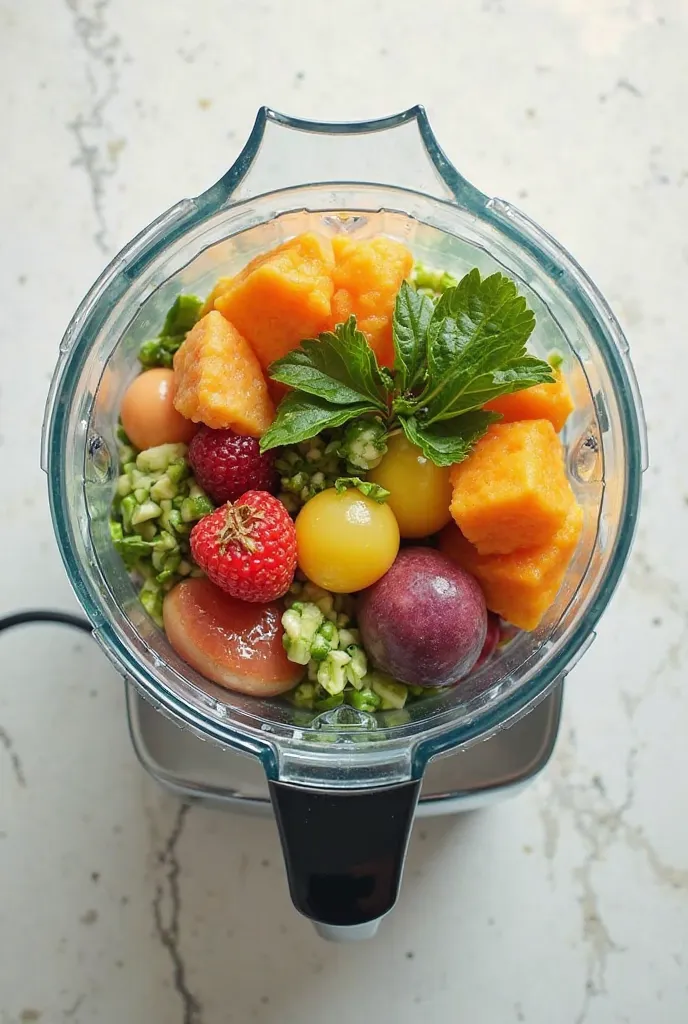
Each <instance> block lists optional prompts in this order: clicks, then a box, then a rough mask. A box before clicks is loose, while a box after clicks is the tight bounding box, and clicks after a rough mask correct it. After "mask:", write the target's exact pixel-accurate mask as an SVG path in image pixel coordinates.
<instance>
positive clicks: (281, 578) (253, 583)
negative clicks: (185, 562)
mask: <svg viewBox="0 0 688 1024" xmlns="http://www.w3.org/2000/svg"><path fill="white" fill-rule="evenodd" d="M190 543H191V554H192V555H193V557H194V559H195V561H196V563H197V564H198V565H199V566H200V567H201V569H203V571H204V572H205V573H206V575H207V576H208V578H209V579H211V580H212V581H213V583H215V584H217V586H218V587H220V589H221V590H225V591H226V592H227V593H228V594H231V595H232V597H236V598H239V599H240V600H242V601H256V602H261V603H263V602H267V601H275V600H276V599H277V598H278V597H282V596H283V595H284V594H286V592H287V590H288V589H289V587H290V585H291V582H292V580H293V579H294V570H295V569H296V531H295V529H294V524H293V522H292V521H291V518H290V516H289V513H288V512H287V510H286V508H285V507H284V505H283V504H282V502H281V501H278V500H277V498H274V497H273V496H272V495H271V494H268V493H267V492H266V491H246V493H245V494H242V495H241V496H240V497H239V498H238V499H237V501H236V502H235V503H234V504H232V503H231V502H227V504H226V505H223V506H222V507H221V508H218V509H217V510H216V511H215V512H212V513H211V514H210V515H208V516H205V518H204V519H201V520H200V522H198V523H196V525H195V526H194V528H193V530H192V531H191V538H190Z"/></svg>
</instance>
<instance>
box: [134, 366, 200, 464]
mask: <svg viewBox="0 0 688 1024" xmlns="http://www.w3.org/2000/svg"><path fill="white" fill-rule="evenodd" d="M173 401H174V371H173V370H168V369H166V368H165V367H156V368H155V369H153V370H146V371H145V372H144V373H141V374H139V376H138V377H137V378H136V379H135V380H133V381H132V382H131V384H130V385H129V387H128V388H127V390H126V392H125V393H124V398H123V399H122V405H121V407H120V416H121V417H122V426H123V427H124V430H125V432H126V434H127V436H128V437H129V439H130V440H131V442H132V444H134V445H136V447H137V448H140V449H142V450H143V449H144V448H154V447H155V446H156V445H159V444H179V443H184V444H188V443H189V441H190V440H191V438H192V437H193V436H194V434H195V433H196V424H195V423H192V422H191V420H187V419H185V418H184V417H183V416H182V415H181V413H178V412H177V410H176V409H175V407H174V405H173Z"/></svg>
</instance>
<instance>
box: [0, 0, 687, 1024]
mask: <svg viewBox="0 0 688 1024" xmlns="http://www.w3.org/2000/svg"><path fill="white" fill-rule="evenodd" d="M341 8H342V12H343V11H344V9H345V10H346V13H339V11H340V5H334V6H333V5H327V4H323V3H321V2H319V0H299V3H298V4H280V3H277V2H276V0H272V2H255V3H251V4H249V3H241V2H239V0H233V2H231V3H230V2H227V0H199V2H198V3H196V4H194V5H191V4H186V3H183V2H177V3H174V4H172V3H162V2H158V3H153V2H150V3H141V2H138V3H137V2H134V0H63V2H62V3H56V2H49V0H32V2H31V3H28V2H26V0H4V2H3V3H2V4H0V31H1V34H2V40H3V58H2V62H1V64H0V77H1V80H2V84H3V88H2V90H1V91H0V104H1V109H2V124H3V139H4V144H3V153H2V167H3V173H2V179H3V188H2V190H1V191H0V239H2V242H1V244H0V255H1V258H2V279H3V282H4V288H3V316H2V319H1V321H0V332H1V333H0V465H1V466H2V476H3V481H4V490H3V497H2V500H1V501H0V524H1V526H2V536H3V538H4V543H3V546H2V550H3V556H2V557H3V564H4V573H3V577H2V580H3V582H2V583H1V584H0V613H6V612H9V611H11V610H14V609H16V608H21V607H31V606H52V607H58V608H65V609H72V608H74V599H73V597H72V596H71V593H70V590H69V587H68V585H67V582H66V579H65V575H64V573H63V569H62V566H61V563H60V560H59V557H58V554H57V551H56V547H55V543H54V540H53V534H52V529H51V525H50V518H49V513H48V508H47V500H46V484H45V479H44V477H43V474H42V473H41V471H40V469H39V435H40V424H41V418H42V412H43V405H44V402H45V397H46V391H47V387H48V382H49V379H50V376H51V371H52V368H53V365H54V362H55V359H56V355H57V348H58V344H59V339H60V337H61V334H62V332H63V330H64V328H65V326H66V324H67V322H68V320H69V318H70V316H71V314H72V313H73V311H74V309H75V307H76V305H77V303H78V302H79V300H80V298H81V297H82V295H83V294H84V293H85V291H86V290H87V289H88V287H89V286H90V284H91V283H92V281H93V280H94V279H95V277H96V276H97V275H98V274H99V272H100V270H101V269H102V267H103V266H104V264H105V263H106V261H107V260H108V259H109V258H111V256H112V255H113V254H114V253H115V252H116V251H117V250H118V249H119V248H120V247H121V246H122V245H123V244H124V243H125V242H126V241H127V240H128V239H129V238H130V237H131V236H133V235H134V234H135V233H136V232H137V231H138V230H139V229H140V228H141V227H142V226H143V225H145V224H146V223H148V222H149V221H150V220H151V219H152V218H153V217H154V216H156V215H157V214H159V213H160V212H161V211H162V210H164V209H166V208H167V207H169V206H170V205H172V203H174V202H175V201H176V200H178V199H179V198H180V197H182V196H184V195H195V194H197V193H198V192H200V191H202V190H203V189H204V188H205V187H206V186H207V185H208V184H210V183H211V182H213V181H214V180H216V179H217V178H218V177H219V175H220V174H221V173H222V172H223V171H224V170H225V169H226V168H227V167H228V166H229V165H230V163H231V162H232V160H233V159H234V158H235V156H236V154H237V153H238V151H239V148H240V147H241V145H242V144H243V142H244V140H245V139H246V137H247V135H248V132H249V130H250V127H251V124H252V121H253V118H254V116H255V112H256V109H257V107H258V106H259V105H260V104H262V103H265V102H267V103H270V104H271V105H273V106H275V107H277V108H278V109H281V110H284V111H287V112H289V113H293V114H296V115H301V116H311V117H314V118H318V117H320V118H326V119H335V120H336V119H351V118H362V117H368V116H371V115H372V116H377V115H382V114H386V113H390V112H393V111H397V110H401V109H403V108H404V107H407V106H409V105H411V104H413V103H416V102H423V103H424V104H425V105H426V107H427V109H428V112H429V115H430V117H431V121H432V124H433V127H434V128H435V131H436V133H437V135H438V137H439V139H440V140H441V142H442V143H443V145H444V147H445V148H446V150H447V152H448V154H449V155H450V157H451V158H452V159H453V160H454V161H455V162H456V164H457V165H458V167H459V168H460V169H461V171H462V172H463V173H464V174H465V175H466V176H467V177H468V178H469V180H472V181H474V182H476V183H477V184H478V185H479V186H480V187H481V188H482V189H483V190H484V191H486V192H488V193H489V194H492V195H500V196H504V197H505V198H508V199H511V200H513V201H514V202H515V203H516V204H517V205H519V206H520V207H521V208H522V209H524V210H525V211H526V212H527V213H528V214H529V215H530V216H532V217H533V218H534V219H535V220H537V221H538V222H540V223H541V224H543V225H544V226H545V227H546V228H547V229H548V230H549V231H551V232H552V234H554V235H555V236H556V237H557V238H559V239H560V240H561V241H562V242H563V243H564V244H565V245H566V246H567V248H569V250H570V251H571V252H573V253H574V254H575V256H576V257H577V258H578V259H579V260H580V262H581V263H582V264H583V266H585V268H586V269H587V270H588V271H589V272H590V274H591V275H592V277H593V278H594V280H595V281H596V282H597V283H598V284H599V286H600V287H601V289H602V291H603V292H604V293H605V295H606V296H607V298H608V299H609V301H610V302H611V304H612V306H613V308H614V309H615V311H616V313H617V314H618V316H619V318H620V320H621V322H622V325H623V326H624V328H625V330H626V331H627V333H628V336H629V338H630V341H631V350H632V355H633V358H634V361H635V364H636V367H637V371H638V377H639V380H640V385H641V389H642V392H643V395H644V399H645V406H646V413H647V419H648V424H649V431H650V445H651V460H652V463H651V468H650V470H649V471H648V473H647V474H646V478H645V482H646V490H645V497H644V505H643V511H642V517H641V523H640V528H639V531H638V537H637V543H636V547H635V551H634V554H633V556H632V558H631V562H630V565H629V568H628V572H627V574H626V576H625V579H624V581H623V583H622V585H621V586H620V587H619V590H618V592H617V594H616V596H615V597H614V600H613V602H612V604H611V606H610V608H609V610H608V612H607V614H606V616H605V618H604V620H603V622H602V623H601V625H600V628H599V631H598V637H597V640H596V642H595V643H594V644H593V646H592V648H591V649H590V651H589V652H588V653H587V655H586V656H585V658H584V659H583V660H582V662H581V663H580V664H579V665H578V667H577V668H576V669H575V671H574V672H573V673H572V675H571V677H570V679H569V682H568V684H567V692H566V701H565V709H564V720H563V725H562V729H561V735H560V740H559V743H558V747H557V750H556V753H555V756H554V758H553V760H552V762H551V765H550V767H549V769H548V770H547V772H546V773H545V774H544V775H543V776H542V777H541V778H540V779H539V780H538V781H537V782H536V783H535V784H534V785H533V786H532V787H531V788H530V789H528V791H527V792H526V793H525V794H524V795H522V796H521V797H519V798H518V799H517V800H514V801H512V802H507V803H504V804H502V805H499V806H497V807H495V808H494V809H491V810H487V811H484V812H480V813H475V814H470V815H465V816H461V817H455V818H442V819H433V820H427V821H422V822H419V823H418V824H417V826H416V828H415V831H414V834H413V837H412V840H411V847H410V853H409V861H408V867H407V871H406V876H405V880H404V886H403V892H402V895H401V899H400V901H399V904H398V906H397V908H396V910H395V911H394V913H393V915H392V916H391V917H390V918H389V919H388V921H386V922H385V923H384V925H383V926H382V928H381V930H380V932H379V935H378V937H377V939H376V940H374V941H373V942H371V943H362V944H358V945H356V944H354V945H351V946H336V945H330V944H327V943H324V942H322V941H321V940H319V939H318V938H317V936H316V935H315V932H314V931H313V929H312V927H311V926H310V925H309V924H308V922H307V921H305V920H304V919H302V918H300V917H299V916H298V915H297V914H296V912H295V911H294V910H293V909H292V906H291V904H290V900H289V895H288V892H287V885H286V880H285V875H284V870H283V866H282V863H281V856H280V851H279V847H278V840H277V834H276V829H275V825H274V823H273V822H272V821H271V820H259V819H254V818H240V817H237V816H233V815H230V814H223V813H219V812H213V811H209V810H206V809H202V808H200V807H198V806H192V807H190V808H188V807H183V806H181V805H180V804H179V803H178V802H177V801H176V800H175V799H174V798H173V797H171V796H169V795H167V794H165V793H163V792H162V791H161V790H160V789H159V788H158V787H157V786H156V784H155V783H153V782H152V781H151V780H149V779H148V777H147V776H145V774H144V773H143V771H142V770H141V768H140V767H139V765H138V763H137V761H136V760H135V757H134V754H133V751H132V748H131V745H130V743H129V739H128V735H127V730H126V722H125V715H124V703H123V687H122V684H121V682H120V681H119V679H118V678H117V676H116V675H115V673H114V671H113V670H112V668H111V667H110V666H109V664H108V663H107V662H106V661H105V659H104V658H103V656H102V655H101V654H100V652H99V651H98V649H96V647H95V645H93V644H92V643H91V642H90V640H89V639H88V637H86V636H83V637H82V636H81V635H79V634H76V635H71V634H70V633H69V632H68V631H66V630H61V629H58V628H55V627H49V626H48V627H44V628H34V629H26V630H17V631H13V632H12V633H7V634H5V635H3V637H2V640H1V644H2V686H0V1022H1V1024H26V1022H31V1021H37V1022H40V1024H61V1022H71V1024H91V1022H94V1024H96V1022H100V1024H120V1022H122V1021H128V1022H129V1021H130V1022H132V1024H138V1022H141V1024H144V1022H145V1024H176V1022H179V1024H227V1022H236V1024H246V1022H250V1021H255V1022H258V1024H278V1022H280V1024H281V1022H286V1021H305V1022H309V1024H310V1022H313V1024H319V1022H320V1021H328V1022H329V1024H349V1022H351V1021H358V1020H361V1019H370V1020H375V1021H379V1022H381V1024H388V1022H389V1024H392V1022H394V1024H411V1022H414V1024H415V1022H421V1021H423V1022H425V1021H440V1020H446V1021H451V1022H454V1021H456V1022H462V1021H480V1022H481V1024H510V1022H528V1024H622V1022H626V1024H649V1022H652V1024H683V1022H685V1021H686V1020H688V817H687V816H686V814H685V808H686V806H687V804H688V770H687V768H688V755H687V754H686V750H687V747H686V734H687V732H688V691H687V690H686V686H685V679H686V657H687V654H688V585H687V583H686V576H688V572H687V570H688V554H687V552H688V548H687V547H686V544H685V541H684V536H685V533H686V530H687V529H688V477H687V475H686V468H685V467H686V465H687V464H688V441H687V437H688V433H687V432H686V424H685V421H684V418H683V410H684V401H685V399H684V389H683V385H682V384H681V379H682V378H681V373H682V372H683V365H684V362H685V358H686V327H685V310H684V306H685V295H686V275H687V274H688V242H687V241H686V225H687V224H688V141H687V140H688V135H687V133H686V119H685V111H686V109H688V75H687V74H686V59H685V54H686V50H687V48H688V20H687V18H688V16H687V14H686V7H685V4H683V3H682V2H680V0H638V2H632V3H631V2H629V3H625V4H619V3H617V2H615V0H596V2H595V3H594V4H593V3H590V2H589V0H521V2H520V3H518V4H517V3H512V2H509V0H466V2H464V3H461V4H458V3H455V2H452V0H436V2H435V3H434V4H433V5H432V7H431V8H428V9H424V8H423V7H421V6H420V5H419V4H418V3H410V2H408V0H403V2H402V0H397V2H392V0H384V2H383V0H377V2H376V0H350V2H347V3H346V4H342V5H341ZM335 10H336V11H337V13H335ZM684 573H686V576H684Z"/></svg>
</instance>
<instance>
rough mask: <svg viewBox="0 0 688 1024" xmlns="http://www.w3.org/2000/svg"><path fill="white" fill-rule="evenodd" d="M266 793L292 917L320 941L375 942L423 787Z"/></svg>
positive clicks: (280, 787) (392, 899) (277, 785)
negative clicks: (298, 916)
mask: <svg viewBox="0 0 688 1024" xmlns="http://www.w3.org/2000/svg"><path fill="white" fill-rule="evenodd" d="M269 785H270V798H271V800H272V805H273V808H274V811H275V817H276V819H277V827H278V829H279V833H280V838H281V840H282V849H283V851H284V859H285V863H286V868H287V877H288V879H289V890H290V893H291V898H292V901H293V903H294V906H295V907H296V909H297V910H299V911H300V912H301V913H302V914H304V915H305V916H306V917H308V918H310V919H311V920H312V921H313V923H314V924H315V926H316V929H317V930H318V931H319V932H320V934H321V935H322V936H323V937H324V938H338V939H342V938H344V939H345V938H351V937H357V938H358V937H364V936H368V935H370V934H374V932H375V930H376V927H377V922H378V921H379V919H380V918H381V917H382V916H383V915H384V914H386V913H387V912H388V911H390V910H391V909H392V907H393V906H394V904H395V903H396V899H397V895H398V892H399V884H400V881H401V874H402V870H403V866H404V860H405V858H406V847H407V845H408V839H409V835H410V832H411V825H412V822H413V816H414V813H415V810H416V803H417V801H418V794H419V791H420V781H419V780H417V781H413V782H404V783H401V784H400V785H395V786H385V787H383V788H378V789H358V790H351V789H348V790H347V789H342V790H336V789H334V790H333V789H308V788H307V787H304V786H294V785H290V784H288V783H284V782H275V781H270V784H269ZM348 929H351V932H350V934H345V933H346V932H347V930H348ZM340 930H341V931H340Z"/></svg>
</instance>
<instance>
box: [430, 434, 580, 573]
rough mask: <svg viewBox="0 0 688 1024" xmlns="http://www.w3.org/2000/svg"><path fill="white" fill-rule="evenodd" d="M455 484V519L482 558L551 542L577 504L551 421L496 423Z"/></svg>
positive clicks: (458, 470)
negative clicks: (573, 505) (575, 503)
mask: <svg viewBox="0 0 688 1024" xmlns="http://www.w3.org/2000/svg"><path fill="white" fill-rule="evenodd" d="M450 480H451V483H452V488H453V493H452V501H451V505H450V511H451V514H452V516H453V518H454V521H455V522H456V525H457V526H458V527H459V529H460V530H461V532H462V533H463V534H464V536H465V537H466V539H467V540H469V541H470V543H471V544H474V545H475V547H476V548H477V549H478V551H479V552H480V554H481V555H491V554H502V555H507V554H509V553H510V552H511V551H516V550H518V549H519V548H529V547H534V546H536V545H540V544H547V543H549V541H551V540H552V538H553V536H554V534H555V533H556V532H557V530H558V529H559V528H560V527H561V525H562V524H563V522H564V519H565V518H566V516H567V514H568V512H569V510H570V508H571V505H572V504H573V502H574V501H575V498H574V496H573V491H572V490H571V485H570V483H569V482H568V479H567V477H566V472H565V469H564V459H563V449H562V446H561V442H560V440H559V438H558V437H557V435H556V433H555V431H554V427H553V426H552V424H551V423H550V422H549V420H519V421H518V422H516V423H496V424H494V425H493V426H491V427H490V429H489V430H488V432H487V434H486V435H485V436H484V437H483V438H481V439H480V441H478V443H477V445H476V446H475V448H474V450H473V451H472V452H471V454H470V455H469V456H468V458H467V459H465V460H464V461H463V462H460V463H458V465H456V466H452V468H451V471H450Z"/></svg>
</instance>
